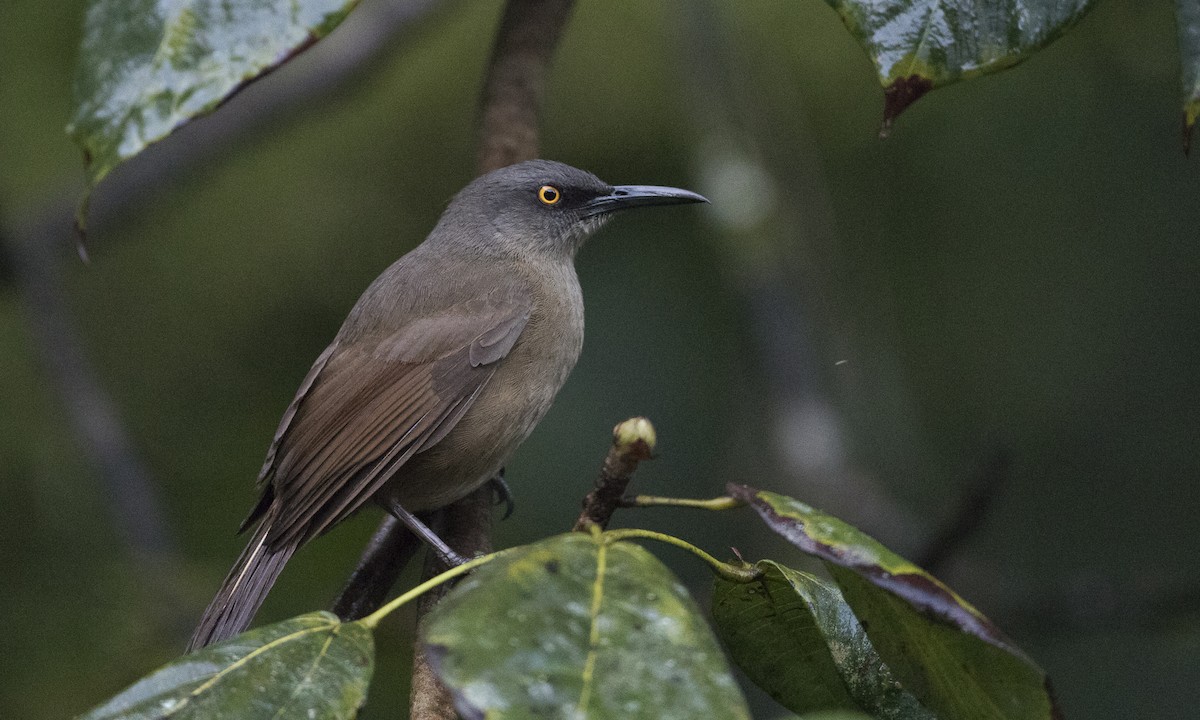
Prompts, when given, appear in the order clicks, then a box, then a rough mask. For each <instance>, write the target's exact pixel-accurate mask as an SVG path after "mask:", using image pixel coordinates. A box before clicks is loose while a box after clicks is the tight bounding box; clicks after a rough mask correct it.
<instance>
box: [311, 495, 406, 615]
mask: <svg viewBox="0 0 1200 720" xmlns="http://www.w3.org/2000/svg"><path fill="white" fill-rule="evenodd" d="M419 549H421V541H420V540H418V539H417V536H416V535H413V534H412V532H411V531H410V530H409V529H408V528H406V527H404V525H403V524H402V523H401V522H400V521H399V520H397V519H396V518H394V517H392V516H391V515H385V516H384V518H383V522H381V523H379V528H378V529H377V530H376V531H375V534H374V535H372V536H371V539H370V541H369V542H367V547H366V548H365V549H364V550H363V554H362V557H361V558H360V559H359V561H358V567H356V568H355V569H354V572H353V573H351V575H350V579H349V580H347V581H346V585H345V587H343V588H342V592H341V593H339V594H338V596H337V599H336V600H334V601H333V606H332V607H331V608H330V610H331V612H333V614H334V615H337V616H338V617H340V618H341V619H343V620H357V619H359V618H361V617H365V616H367V615H370V614H371V613H373V612H375V611H376V610H378V609H379V608H380V606H381V605H383V601H384V600H386V599H387V594H388V591H389V590H391V589H392V586H393V585H395V584H396V579H397V578H399V577H400V573H401V572H403V571H404V568H405V566H407V565H408V563H409V561H411V560H412V559H413V556H414V555H416V554H417V550H419Z"/></svg>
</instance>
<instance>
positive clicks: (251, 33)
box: [67, 0, 357, 188]
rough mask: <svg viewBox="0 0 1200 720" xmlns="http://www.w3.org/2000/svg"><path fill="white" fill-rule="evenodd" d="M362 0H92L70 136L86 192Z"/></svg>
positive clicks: (274, 64) (317, 34) (309, 40)
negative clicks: (80, 155) (81, 160)
mask: <svg viewBox="0 0 1200 720" xmlns="http://www.w3.org/2000/svg"><path fill="white" fill-rule="evenodd" d="M356 3H357V0H294V1H293V0H287V1H281V0H220V1H219V2H218V0H169V1H167V2H160V1H158V0H91V2H90V4H89V6H88V10H87V17H86V20H85V22H84V33H83V43H82V46H81V48H80V54H79V63H78V67H77V68H76V73H75V92H74V95H75V99H74V105H75V111H74V115H73V117H72V120H71V124H70V125H68V127H67V132H68V134H70V135H71V137H72V138H74V140H75V142H77V143H78V144H79V145H80V147H82V148H83V151H84V157H85V159H86V162H87V174H88V185H89V188H90V187H93V186H95V184H96V183H98V182H99V181H100V180H101V179H102V178H103V177H104V176H105V175H107V174H108V173H109V172H110V171H111V170H112V169H113V168H115V167H116V166H117V165H119V164H120V163H122V162H124V161H125V160H128V159H129V158H131V157H133V156H134V155H136V154H137V153H139V152H141V151H142V150H143V149H144V148H145V147H146V146H147V145H149V144H150V143H153V142H155V141H157V140H161V139H162V138H164V137H166V136H167V134H169V133H170V132H171V131H172V130H174V129H175V128H177V127H179V126H180V125H182V124H184V123H185V122H187V121H188V120H190V119H192V118H194V117H196V116H198V115H202V114H204V113H207V112H210V111H212V110H213V109H214V108H216V107H217V106H218V105H219V104H220V103H222V102H223V101H225V100H226V99H228V98H229V97H230V96H231V95H233V94H234V93H235V92H237V91H238V90H239V89H241V88H242V87H244V86H245V85H246V84H247V83H249V82H250V81H252V80H254V79H256V78H258V77H260V76H262V75H263V74H264V73H266V72H268V71H270V70H272V69H274V68H275V67H277V66H278V65H280V64H282V63H283V62H285V61H287V60H288V59H289V58H291V57H292V56H293V55H295V54H296V53H298V52H299V51H301V50H303V49H304V48H306V47H308V46H309V45H311V44H312V43H313V42H315V41H316V40H317V39H319V38H321V37H324V36H325V35H327V34H328V33H329V32H330V31H331V30H333V28H334V27H336V26H337V25H338V23H340V22H341V21H342V19H343V18H344V17H345V16H346V14H347V13H348V12H349V11H350V9H351V8H353V7H354V5H355V4H356Z"/></svg>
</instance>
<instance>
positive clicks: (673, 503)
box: [621, 495, 746, 511]
mask: <svg viewBox="0 0 1200 720" xmlns="http://www.w3.org/2000/svg"><path fill="white" fill-rule="evenodd" d="M745 504H746V503H744V502H742V501H741V500H738V499H737V498H731V497H729V496H726V495H723V496H721V497H715V498H711V499H709V500H695V499H693V498H670V497H659V496H657V495H635V496H633V497H627V498H621V507H625V508H647V507H682V508H695V509H697V510H714V511H720V510H733V509H734V508H740V507H742V506H744V505H745Z"/></svg>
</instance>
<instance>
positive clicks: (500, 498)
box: [488, 468, 517, 520]
mask: <svg viewBox="0 0 1200 720" xmlns="http://www.w3.org/2000/svg"><path fill="white" fill-rule="evenodd" d="M488 484H489V485H490V486H491V488H492V492H493V493H495V496H496V498H495V501H494V502H493V503H492V504H493V505H501V504H503V505H504V516H503V517H501V518H500V519H501V520H507V519H508V518H509V516H510V515H512V514H513V510H516V509H517V503H516V502H515V501H513V494H512V490H511V489H510V488H509V487H508V483H507V482H505V481H504V468H500V472H498V473H496V475H495V477H493V478H492V479H491V480H488Z"/></svg>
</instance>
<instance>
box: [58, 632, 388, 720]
mask: <svg viewBox="0 0 1200 720" xmlns="http://www.w3.org/2000/svg"><path fill="white" fill-rule="evenodd" d="M374 664H375V646H374V640H373V638H372V636H371V632H370V631H369V630H367V629H366V628H365V627H363V626H361V625H358V624H356V623H342V622H340V621H338V619H337V617H335V616H334V615H332V614H330V613H326V612H318V613H309V614H308V615H301V616H299V617H295V618H292V619H290V620H285V621H283V622H280V623H275V624H274V625H267V626H266V627H262V628H258V629H256V630H251V631H249V632H246V633H243V634H241V635H238V636H237V637H235V638H232V639H230V640H226V641H225V642H222V643H218V644H216V645H212V646H209V647H206V648H203V649H201V650H197V651H196V652H192V653H189V654H187V655H184V656H182V657H180V658H178V659H176V660H174V661H172V662H170V663H168V664H166V665H164V666H163V667H161V668H159V669H158V670H156V671H154V672H153V673H151V674H150V675H148V676H146V677H144V678H142V679H141V680H139V681H138V682H136V683H134V684H133V685H131V686H129V687H128V688H126V689H125V690H124V691H123V692H121V693H120V694H118V695H117V696H116V697H114V698H112V699H111V700H109V701H108V702H106V703H104V704H103V705H101V706H100V707H97V708H96V709H94V710H92V711H91V712H89V713H87V714H86V715H83V716H82V718H81V720H117V719H118V718H119V719H120V720H151V719H153V720H167V719H168V718H171V719H172V720H185V719H188V720H192V719H195V720H200V719H201V718H239V720H258V719H259V718H261V719H262V720H270V719H272V718H286V717H297V718H309V719H311V720H342V719H343V718H353V717H354V716H355V715H356V714H357V713H358V708H359V707H360V706H361V705H362V704H363V702H365V701H366V697H367V686H368V685H369V684H370V681H371V672H372V670H373V668H374Z"/></svg>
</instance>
